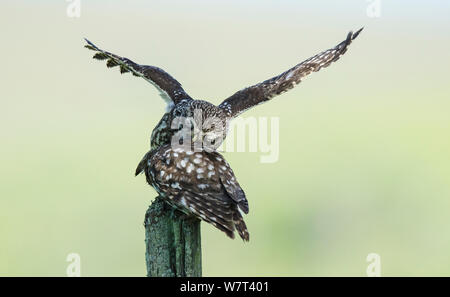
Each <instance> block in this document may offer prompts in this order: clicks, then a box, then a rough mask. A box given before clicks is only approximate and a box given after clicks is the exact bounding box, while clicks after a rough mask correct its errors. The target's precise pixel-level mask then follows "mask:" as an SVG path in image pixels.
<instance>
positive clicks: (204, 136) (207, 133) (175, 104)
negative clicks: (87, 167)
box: [86, 29, 362, 150]
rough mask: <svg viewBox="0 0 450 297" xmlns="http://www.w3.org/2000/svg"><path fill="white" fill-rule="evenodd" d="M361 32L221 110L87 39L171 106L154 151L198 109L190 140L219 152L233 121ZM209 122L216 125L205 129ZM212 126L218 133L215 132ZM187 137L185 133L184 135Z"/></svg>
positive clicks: (327, 60)
mask: <svg viewBox="0 0 450 297" xmlns="http://www.w3.org/2000/svg"><path fill="white" fill-rule="evenodd" d="M361 30H362V29H360V30H358V31H356V32H355V33H353V32H350V33H348V35H347V38H346V39H345V40H344V41H342V42H341V43H339V44H338V45H337V46H335V47H333V48H331V49H328V50H326V51H324V52H321V53H320V54H317V55H315V56H313V57H311V58H309V59H307V60H305V61H303V62H301V63H299V64H297V65H296V66H294V67H292V68H291V69H289V70H287V71H285V72H283V73H282V74H280V75H278V76H275V77H273V78H271V79H268V80H266V81H263V82H262V83H259V84H256V85H253V86H251V87H248V88H245V89H243V90H240V91H238V92H236V93H235V94H233V95H232V96H230V97H229V98H227V99H225V100H224V101H223V102H222V103H221V104H220V105H218V106H215V105H213V104H212V103H209V102H207V101H203V100H194V99H192V98H191V97H190V96H189V95H188V94H187V93H186V92H185V91H184V89H183V88H182V87H181V84H180V83H179V82H178V81H177V80H176V79H174V78H173V77H172V76H170V75H169V74H168V73H167V72H165V71H164V70H162V69H161V68H158V67H155V66H145V65H140V64H137V63H135V62H133V61H131V60H130V59H128V58H124V57H121V56H118V55H115V54H112V53H110V52H108V51H105V50H102V49H100V48H98V47H97V46H96V45H94V44H93V43H92V42H90V41H88V40H87V39H86V42H87V45H86V47H87V48H88V49H90V50H93V51H95V52H96V54H95V55H94V58H95V59H98V60H106V61H107V64H106V65H107V66H108V67H119V69H120V72H121V73H126V72H131V73H132V74H133V75H135V76H139V77H142V78H144V79H145V80H147V81H148V82H150V83H151V84H153V85H154V86H155V87H157V88H158V89H159V91H160V92H161V95H162V97H163V98H164V99H166V101H167V102H168V103H169V106H168V112H167V113H166V114H165V115H164V117H163V120H162V121H160V122H159V124H158V126H157V127H156V128H155V130H154V131H153V135H154V136H155V138H154V139H153V140H152V142H153V143H152V147H153V148H155V147H158V146H160V145H164V144H167V143H169V142H170V140H171V139H172V137H173V136H174V135H175V134H177V133H178V134H180V129H178V128H173V121H174V119H176V118H178V117H185V116H188V117H189V116H193V114H194V110H196V109H197V110H199V111H200V113H201V114H202V116H201V119H202V120H203V122H199V121H198V120H197V119H195V118H193V120H192V124H193V131H192V134H191V135H189V138H192V139H197V140H200V141H204V142H202V146H203V148H204V149H209V150H215V149H216V148H217V147H218V146H220V144H221V143H222V142H223V140H224V139H225V137H226V134H227V128H228V122H229V120H231V119H232V118H234V117H236V116H238V115H239V114H241V113H242V112H244V111H246V110H248V109H250V108H252V107H254V106H256V105H259V104H261V103H264V102H266V101H269V100H270V99H272V98H273V97H275V96H277V95H279V94H281V93H284V92H286V91H288V90H290V89H292V88H293V87H294V86H295V85H296V84H298V83H300V81H301V80H302V79H303V78H304V77H306V76H308V75H309V74H310V73H312V72H317V71H319V70H320V69H322V68H325V67H328V66H329V65H330V64H331V63H332V62H335V61H337V60H338V59H339V58H340V57H341V56H342V55H343V54H344V53H345V52H346V51H347V49H348V46H349V45H350V44H351V43H352V41H353V40H354V39H355V38H356V37H357V36H358V35H359V33H360V32H361ZM208 120H209V121H210V122H211V121H214V122H216V123H215V124H214V125H211V123H207V124H206V125H205V122H208ZM212 126H214V129H212V128H211V127H212ZM184 133H185V132H182V134H184ZM185 137H186V136H185Z"/></svg>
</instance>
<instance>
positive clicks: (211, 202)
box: [177, 192, 249, 241]
mask: <svg viewBox="0 0 450 297" xmlns="http://www.w3.org/2000/svg"><path fill="white" fill-rule="evenodd" d="M177 202H178V203H181V204H182V205H183V203H184V204H186V205H183V206H184V207H187V208H189V209H190V210H191V211H192V212H193V213H194V215H196V216H197V217H199V218H200V219H202V220H203V221H205V222H207V223H210V224H212V225H213V226H215V227H216V228H217V229H219V230H221V231H223V232H224V233H225V234H226V235H227V236H228V237H230V238H231V239H234V237H235V235H234V231H235V230H237V232H238V234H239V236H240V237H241V238H242V239H243V240H245V241H248V240H249V234H248V231H247V226H246V225H245V223H244V219H243V218H242V215H241V214H240V212H239V210H238V208H237V207H236V205H234V204H232V203H226V202H224V201H220V200H217V199H214V198H213V197H208V196H206V195H205V196H201V197H199V196H198V195H196V194H194V193H190V192H184V193H183V195H182V196H180V197H179V199H177Z"/></svg>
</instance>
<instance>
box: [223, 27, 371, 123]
mask: <svg viewBox="0 0 450 297" xmlns="http://www.w3.org/2000/svg"><path fill="white" fill-rule="evenodd" d="M362 29H363V28H361V29H359V30H358V31H356V32H355V33H353V32H350V33H348V35H347V38H346V39H345V40H344V41H342V42H341V43H339V44H338V45H337V46H335V47H334V48H331V49H328V50H326V51H324V52H322V53H320V54H317V55H315V56H313V57H311V58H309V59H307V60H305V61H303V62H301V63H300V64H297V65H296V66H294V67H292V68H291V69H289V70H287V71H285V72H283V73H281V74H280V75H278V76H275V77H273V78H271V79H268V80H266V81H263V82H262V83H259V84H256V85H254V86H251V87H248V88H245V89H243V90H240V91H238V92H236V93H235V94H234V95H232V96H231V97H229V98H227V99H225V100H224V101H223V102H222V103H221V104H220V105H219V107H220V108H223V109H224V110H225V111H226V112H227V113H228V114H229V116H230V117H236V116H237V115H239V114H240V113H242V112H244V111H246V110H247V109H249V108H251V107H253V106H256V105H258V104H261V103H264V102H266V101H268V100H270V99H272V98H273V97H275V96H277V95H279V94H281V93H284V92H286V91H288V90H290V89H292V88H293V87H294V86H295V85H297V84H298V83H300V82H301V80H302V79H303V78H304V77H306V76H307V75H309V74H310V73H312V72H317V71H319V70H320V69H322V68H325V67H328V66H329V65H330V64H331V63H333V62H335V61H337V60H338V59H339V58H340V57H341V56H342V55H343V54H344V53H345V52H346V51H347V48H348V46H349V45H350V44H351V43H352V40H354V39H355V38H356V37H357V36H358V35H359V33H360V32H361V31H362Z"/></svg>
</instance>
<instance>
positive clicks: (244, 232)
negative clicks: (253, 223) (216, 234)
mask: <svg viewBox="0 0 450 297" xmlns="http://www.w3.org/2000/svg"><path fill="white" fill-rule="evenodd" d="M233 222H234V226H235V227H236V230H237V232H238V233H239V236H240V237H241V238H242V239H243V240H244V241H249V240H250V233H249V232H248V229H247V225H245V222H244V218H243V217H242V215H241V213H240V212H239V210H237V209H236V210H235V211H234V213H233Z"/></svg>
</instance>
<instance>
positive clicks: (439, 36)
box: [0, 0, 450, 276]
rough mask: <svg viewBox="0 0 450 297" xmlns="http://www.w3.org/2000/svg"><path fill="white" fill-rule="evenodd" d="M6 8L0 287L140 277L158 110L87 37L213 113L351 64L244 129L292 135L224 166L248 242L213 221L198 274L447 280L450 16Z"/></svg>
mask: <svg viewBox="0 0 450 297" xmlns="http://www.w3.org/2000/svg"><path fill="white" fill-rule="evenodd" d="M68 5H69V3H68V2H65V1H34V2H32V1H17V0H15V1H12V0H6V1H5V0H4V1H2V4H1V10H0V27H1V28H2V29H1V32H2V38H1V45H2V46H1V47H0V51H1V56H2V63H1V64H2V71H1V72H0V81H1V88H0V95H1V96H0V98H1V109H0V131H1V134H0V135H1V146H0V164H1V166H0V179H1V182H0V185H1V186H0V275H3V276H5V275H12V276H32V275H36V276H46V275H55V276H64V275H66V267H67V265H68V263H67V262H66V261H65V260H66V256H67V255H68V254H69V253H72V252H74V253H78V254H80V256H81V273H82V275H83V276H105V275H106V276H143V275H145V261H144V248H145V247H144V228H143V225H142V223H143V220H144V213H145V211H146V209H147V207H148V205H149V204H150V203H151V201H152V199H153V198H154V197H155V196H156V192H155V191H154V190H153V189H152V188H151V187H150V186H148V185H147V184H146V182H145V179H144V177H143V176H139V177H137V178H135V177H134V176H133V173H134V169H135V167H136V164H137V163H138V162H139V161H140V159H141V157H142V156H143V154H144V153H145V152H146V151H147V150H148V147H149V136H150V132H151V130H152V129H153V127H154V126H155V125H156V123H157V122H158V121H159V119H160V118H161V116H162V113H163V111H164V108H165V104H164V102H163V100H161V99H160V98H159V96H158V92H157V91H156V90H155V89H154V88H153V87H152V86H151V85H150V84H148V83H146V82H145V81H143V80H142V79H137V78H135V77H132V76H131V75H129V74H128V75H122V76H121V75H120V74H119V73H118V70H117V69H107V68H106V67H105V66H104V63H100V62H97V61H94V60H93V59H92V58H91V56H92V52H90V51H88V50H86V49H84V48H83V45H84V41H83V37H87V38H89V39H90V40H91V41H93V42H94V43H96V44H97V45H98V46H99V47H101V48H104V49H107V50H110V51H112V52H114V53H117V54H120V55H124V56H127V57H129V58H132V59H133V60H135V61H136V62H140V63H144V64H151V65H157V66H159V67H162V68H164V69H165V70H166V71H168V72H169V73H170V74H172V75H173V76H174V77H176V78H177V79H178V80H179V81H180V82H182V84H183V86H184V88H185V90H186V91H187V92H188V93H189V94H190V95H191V96H193V97H194V98H197V99H207V100H210V101H212V102H213V103H219V102H221V100H222V99H223V98H226V97H227V96H229V95H231V94H232V93H234V92H235V91H237V90H239V89H241V88H243V87H246V86H248V85H251V84H254V83H257V82H260V81H262V80H265V79H267V78H270V77H272V76H273V75H277V74H279V73H281V72H282V71H284V70H286V69H288V68H289V67H291V66H293V65H295V64H296V63H298V62H300V61H302V60H304V59H306V58H308V57H310V56H312V55H314V54H316V53H318V52H319V51H322V50H324V49H327V48H329V47H331V46H334V45H335V44H337V43H338V42H340V41H341V40H343V39H344V38H345V36H346V34H347V32H348V31H349V30H356V29H358V28H360V27H361V26H365V30H364V31H363V33H362V34H361V35H360V37H359V38H358V39H357V40H356V41H355V42H354V43H353V44H352V46H351V47H350V49H349V51H348V53H347V54H346V55H345V56H344V57H343V58H342V59H341V60H340V61H339V62H337V63H335V64H333V65H332V66H331V67H330V68H328V69H326V70H322V71H321V72H319V73H316V74H313V75H311V76H310V77H309V78H308V79H306V80H305V81H304V82H302V83H301V85H299V86H298V87H297V88H295V89H294V90H292V91H290V92H288V93H286V94H284V95H282V96H280V97H277V98H276V99H274V100H273V101H271V102H269V103H267V104H264V105H261V106H259V107H257V108H255V109H253V110H251V111H249V112H247V113H245V114H244V115H243V116H244V117H250V116H252V117H257V116H264V117H279V118H280V129H281V131H280V158H279V161H278V162H276V163H273V164H261V163H260V162H259V159H260V154H259V153H237V152H236V153H226V154H225V156H226V158H227V159H228V161H229V162H230V164H231V165H232V167H233V169H234V171H235V173H236V176H237V178H238V180H239V181H240V183H241V185H242V187H243V188H244V190H245V191H246V194H247V197H248V199H249V203H250V214H249V215H247V216H246V218H245V219H246V222H247V225H248V227H249V230H250V233H251V241H250V242H249V243H245V244H244V243H243V242H242V241H241V240H234V241H232V240H229V239H228V238H227V237H226V236H224V234H223V233H222V232H219V231H217V230H216V229H214V228H213V227H211V226H210V225H207V224H204V223H203V224H202V240H203V267H204V269H203V272H204V275H205V276H228V275H232V276H310V275H312V276H316V275H317V276H347V275H353V276H365V275H366V268H367V265H368V263H367V262H366V256H367V255H368V254H369V253H372V252H374V253H378V254H379V255H380V256H381V265H382V266H381V267H382V275H384V276H394V275H427V276H431V275H450V256H449V250H450V228H449V227H450V199H449V198H450V137H449V135H450V133H449V132H450V101H449V94H450V86H449V83H448V81H449V78H448V75H449V67H450V20H449V18H448V16H449V14H450V3H449V2H445V1H437V0H431V1H426V2H425V1H416V0H414V1H406V0H405V1H381V15H380V17H378V18H371V17H369V16H368V15H367V13H366V9H367V6H368V5H370V2H367V1H364V0H348V1H339V2H338V1H333V0H326V1H325V0H320V1H317V0H314V1H313V0H310V1H288V0H283V1H267V0H262V1H237V0H233V1H205V0H204V1H181V0H180V1H167V0H166V1H143V0H140V1H126V2H125V1H93V0H89V1H87V0H81V17H80V18H69V17H68V16H67V15H66V9H67V6H68Z"/></svg>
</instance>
